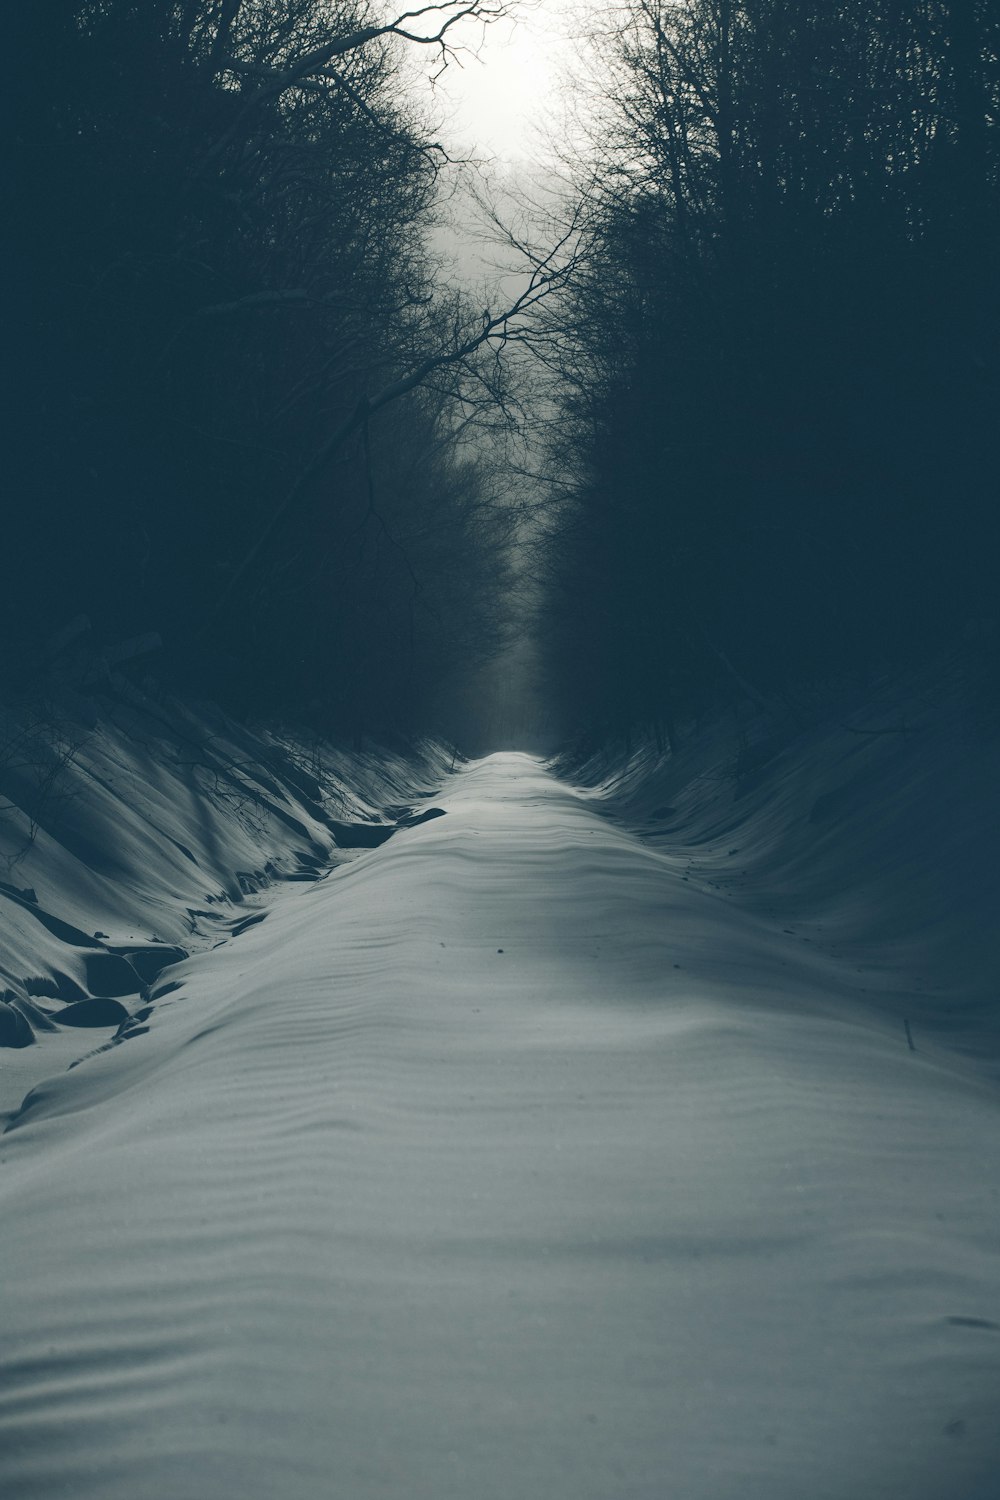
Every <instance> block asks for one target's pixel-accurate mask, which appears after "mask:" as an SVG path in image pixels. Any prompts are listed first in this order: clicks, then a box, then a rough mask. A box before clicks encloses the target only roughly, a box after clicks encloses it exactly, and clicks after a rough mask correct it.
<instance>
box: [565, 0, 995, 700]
mask: <svg viewBox="0 0 1000 1500" xmlns="http://www.w3.org/2000/svg"><path fill="white" fill-rule="evenodd" d="M597 50H598V52H599V54H600V57H601V59H602V62H601V66H600V68H599V69H598V70H597V74H596V80H597V81H596V86H595V87H596V93H595V100H594V108H595V115H594V120H595V123H594V126H593V128H592V129H591V131H590V142H589V147H588V149H587V150H586V151H585V152H584V153H583V154H582V156H581V157H580V159H578V160H577V161H576V162H575V163H573V164H572V167H573V172H574V175H575V178H576V182H577V191H578V192H579V193H582V195H583V197H584V200H585V202H586V204H587V208H588V214H589V221H588V232H589V244H590V252H589V255H588V257H587V258H586V259H585V261H584V263H583V265H582V266H581V267H579V268H578V273H577V275H576V278H575V282H574V287H573V291H572V295H571V296H568V297H567V298H566V299H564V301H563V304H562V306H561V309H560V315H561V318H562V331H563V337H564V353H563V355H562V358H561V360H560V361H559V366H560V368H559V377H560V382H561V386H562V393H561V395H559V394H558V393H557V397H556V399H558V400H560V401H561V412H562V433H561V438H560V442H559V443H558V444H557V445H556V457H557V462H558V464H559V467H560V470H561V471H562V472H569V473H571V474H573V475H574V476H575V482H574V484H573V487H572V493H571V495H570V498H569V499H568V500H567V501H565V502H564V504H563V505H562V507H561V509H560V511H559V514H558V516H557V518H556V520H555V522H554V524H553V527H552V529H551V535H550V542H549V546H548V550H547V558H548V561H547V571H548V584H549V587H548V599H549V606H548V616H547V621H546V625H545V630H546V633H547V635H548V638H549V640H550V643H551V644H550V651H549V660H550V666H551V670H552V675H553V683H554V684H555V685H556V686H557V687H558V685H559V684H560V683H562V684H567V683H570V684H572V686H571V687H570V690H569V691H570V699H571V709H572V712H573V713H574V714H575V715H576V716H578V717H580V718H589V719H591V720H595V721H597V722H598V723H599V724H601V725H604V726H610V727H614V728H616V729H627V728H628V727H629V726H630V725H634V724H636V723H640V722H647V723H648V722H651V721H654V720H656V719H658V718H662V716H663V715H664V713H666V712H667V711H668V710H669V709H670V707H671V705H673V706H675V707H676V708H677V709H680V708H690V707H691V706H693V705H697V704H698V702H700V701H703V699H704V697H705V695H706V694H709V693H711V692H713V691H716V690H717V689H718V688H719V687H721V686H723V685H728V687H729V688H732V689H734V690H738V691H741V692H751V693H756V694H757V695H758V696H760V697H766V696H767V695H769V694H772V693H776V692H783V691H786V690H788V689H790V688H792V687H793V686H794V685H795V684H796V683H798V682H801V681H803V680H804V679H815V678H817V677H819V676H822V675H824V674H829V673H839V672H843V671H861V672H864V671H868V670H870V669H871V668H872V667H873V666H874V665H876V664H877V663H878V662H880V661H886V660H892V659H898V658H899V657H900V656H901V655H907V654H912V653H913V652H922V651H927V650H932V649H935V648H936V647H937V646H939V645H941V644H942V643H943V642H945V641H947V640H949V639H952V638H954V636H955V634H956V632H958V631H961V630H963V629H971V630H974V631H982V630H984V629H988V628H989V622H990V620H991V618H994V617H995V582H994V581H993V580H994V579H995V574H996V566H997V561H998V558H997V545H996V544H997V538H998V535H1000V529H998V528H997V525H996V519H995V512H996V505H997V499H998V495H997V472H998V469H997V456H998V455H997V435H998V433H1000V422H998V418H1000V410H998V394H1000V384H998V381H1000V302H998V292H1000V281H998V270H997V263H996V257H995V244H996V235H997V230H998V228H1000V212H998V179H1000V159H998V147H997V140H998V135H997V129H996V122H997V118H998V107H1000V62H998V58H1000V17H998V14H997V12H996V8H995V7H994V6H992V5H990V4H987V3H975V0H966V3H961V4H960V3H957V0H955V3H944V0H919V3H904V0H898V3H888V4H883V5H879V6H877V7H872V6H871V5H869V4H863V3H860V0H843V3H837V4H828V3H823V4H822V5H821V4H819V3H817V0H790V3H789V0H781V3H779V0H742V3H740V0H632V3H631V4H629V5H628V6H626V7H625V9H624V11H622V10H616V11H614V12H611V13H609V16H608V18H607V21H606V24H605V26H604V30H603V32H602V34H601V36H600V38H599V47H598V49H597ZM552 316H553V315H552V314H551V312H550V321H551V317H552ZM551 334H552V329H551V328H550V330H549V347H551ZM577 658H579V659H580V660H581V661H582V662H584V663H590V662H593V663H594V664H595V667H596V670H594V671H593V672H590V671H589V670H587V669H584V670H581V671H580V672H579V673H577V674H576V677H575V678H574V677H573V673H572V664H573V662H574V661H575V660H576V659H577Z"/></svg>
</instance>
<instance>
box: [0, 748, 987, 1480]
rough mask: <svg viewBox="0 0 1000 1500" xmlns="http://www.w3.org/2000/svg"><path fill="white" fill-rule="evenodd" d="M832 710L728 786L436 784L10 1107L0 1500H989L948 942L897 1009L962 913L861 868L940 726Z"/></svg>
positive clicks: (962, 986)
mask: <svg viewBox="0 0 1000 1500" xmlns="http://www.w3.org/2000/svg"><path fill="white" fill-rule="evenodd" d="M851 727H856V726H851ZM869 727H870V726H869ZM839 734H840V730H829V729H827V730H823V731H819V730H816V731H812V732H810V733H808V734H803V735H801V736H799V738H798V740H796V741H794V742H793V741H791V740H789V741H788V742H786V743H785V745H784V747H783V749H781V750H780V751H776V752H775V755H774V756H772V760H777V766H776V767H775V769H777V770H778V772H779V774H777V775H775V776H773V778H771V779H770V780H768V777H767V776H759V777H758V779H757V781H756V783H755V785H753V786H751V785H750V784H749V782H750V776H749V775H748V774H744V775H742V776H741V777H738V778H737V779H736V781H734V778H733V775H732V774H731V772H732V767H730V766H728V765H727V766H726V768H725V770H724V773H723V771H722V770H721V769H719V774H716V770H715V769H713V762H712V759H711V756H709V755H707V753H706V750H707V747H706V745H705V744H703V745H702V746H701V747H700V751H699V752H698V759H697V766H698V767H699V768H700V769H698V770H697V771H695V772H693V773H692V767H691V765H688V764H685V762H684V758H683V756H679V757H676V758H675V759H673V760H671V759H669V758H667V759H663V758H657V757H654V756H651V755H648V754H647V755H640V756H637V757H634V758H633V760H632V761H631V762H630V763H629V764H627V765H624V764H623V765H619V766H617V767H615V768H613V769H612V770H611V771H610V772H608V771H607V769H606V768H605V770H604V771H602V772H600V773H598V772H597V771H596V770H595V769H594V768H591V770H590V771H589V772H587V771H582V772H580V773H579V776H578V780H577V781H576V782H568V781H567V780H566V779H560V778H558V777H557V776H556V775H555V774H554V771H553V769H552V768H551V767H549V766H547V765H545V764H544V763H542V762H541V761H539V760H538V759H536V758H533V757H529V756H524V755H517V754H502V755H495V756H491V757H488V758H487V759H485V760H483V761H480V762H476V763H474V764H471V765H467V766H463V767H462V768H461V769H460V770H459V771H458V772H457V773H455V774H448V773H447V771H446V769H445V767H444V766H443V764H439V766H438V771H437V781H438V783H439V784H438V786H437V787H436V788H430V787H426V788H425V790H428V791H431V790H433V799H434V805H435V806H437V807H439V808H440V809H442V810H443V814H444V815H443V816H439V817H437V818H435V819H433V820H428V821H426V822H423V823H421V824H419V825H417V826H411V827H406V828H401V829H399V831H397V832H396V833H395V835H394V836H393V837H392V839H391V840H390V841H388V842H386V843H384V844H382V845H381V846H380V847H377V848H372V849H370V850H368V851H365V852H362V853H360V854H358V855H357V856H356V857H355V858H353V859H352V860H351V861H350V862H349V863H345V864H341V865H339V866H337V867H336V868H333V869H332V871H331V872H330V873H329V875H328V877H327V878H325V879H323V880H320V881H316V882H313V883H311V884H309V885H307V886H305V887H296V886H289V885H285V886H276V887H274V888H273V889H272V890H271V891H269V892H268V894H267V896H266V900H262V901H261V902H260V905H259V909H258V912H257V915H258V916H261V917H262V918H263V920H260V921H257V922H256V923H254V924H253V925H251V926H249V927H247V928H245V930H244V931H243V932H242V933H240V934H239V935H238V936H236V937H235V938H233V939H232V940H231V941H227V942H225V943H223V944H222V945H221V946H220V947H218V948H217V949H214V950H211V951H206V952H202V953H199V954H195V955H194V956H192V957H190V958H189V959H187V960H186V961H184V962H181V963H179V964H177V965H174V966H173V967H172V968H171V970H170V974H171V988H170V991H169V993H163V994H162V996H161V998H159V999H157V1000H156V1002H155V1003H154V1004H153V1005H152V1006H151V1007H148V1010H149V1013H148V1015H147V1016H146V1017H145V1018H144V1021H143V1034H141V1035H134V1034H132V1035H130V1034H129V1028H128V1027H126V1028H125V1029H124V1031H123V1033H122V1036H123V1040H122V1041H120V1042H119V1044H118V1045H115V1046H112V1047H110V1048H106V1049H104V1050H102V1051H99V1052H97V1053H96V1054H95V1055H92V1056H90V1057H88V1058H87V1059H86V1060H85V1061H84V1062H82V1063H81V1064H80V1065H79V1066H78V1067H75V1068H73V1069H72V1070H71V1071H69V1072H66V1073H64V1074H62V1075H60V1076H54V1077H51V1078H49V1079H47V1080H45V1081H44V1082H42V1083H40V1084H39V1085H38V1086H36V1087H35V1088H34V1089H33V1090H32V1092H31V1093H30V1094H29V1095H28V1097H27V1098H26V1100H25V1101H24V1102H23V1104H22V1105H21V1107H20V1108H19V1109H17V1110H15V1111H14V1112H13V1114H12V1116H11V1119H10V1123H9V1126H8V1129H7V1132H6V1134H5V1135H4V1137H3V1141H2V1146H3V1150H2V1157H3V1161H2V1170H0V1224H2V1230H0V1236H2V1254H3V1264H4V1273H5V1274H4V1297H5V1305H4V1311H3V1326H4V1330H5V1338H4V1341H3V1345H2V1349H0V1453H2V1455H3V1457H2V1459H0V1465H2V1468H3V1470H4V1477H5V1481H6V1487H7V1490H8V1492H9V1493H11V1494H14V1495H16V1496H18V1497H22V1496H23V1497H32V1500H35V1497H39V1500H40V1497H45V1500H47V1497H55V1496H59V1495H64V1494H72V1495H74V1496H75V1497H83V1500H119V1497H121V1500H125V1497H128V1500H132V1497H134V1496H135V1495H142V1496H143V1497H144V1500H147V1497H148V1500H175V1497H177V1496H180V1495H187V1494H195V1493H196V1494H198V1495H199V1496H200V1497H206V1500H213V1497H219V1500H223V1497H226V1500H229V1497H231V1496H232V1495H234V1494H240V1495H245V1496H248V1497H250V1500H256V1497H261V1500H263V1497H265V1496H268V1497H270V1496H272V1495H274V1494H276V1493H279V1492H280V1493H282V1494H289V1495H292V1496H296V1497H303V1500H313V1497H317V1500H318V1497H320V1496H323V1497H327V1496H331V1495H333V1496H344V1497H345V1500H347V1497H349V1500H374V1497H379V1500H404V1497H406V1500H431V1497H434V1500H459V1497H461V1500H467V1497H468V1496H470V1495H475V1496H477V1497H482V1500H501V1497H503V1500H508V1497H510V1496H518V1497H526V1500H527V1497H536V1496H537V1497H539V1500H541V1497H543V1496H544V1497H555V1500H611V1497H615V1500H619V1497H620V1500H625V1497H629V1500H662V1497H664V1496H667V1495H669V1496H671V1497H673V1500H800V1497H801V1496H803V1495H810V1496H813V1497H818V1500H848V1497H855V1496H858V1495H865V1496H873V1497H874V1496H878V1497H879V1500H882V1497H885V1500H894V1497H899V1500H903V1497H906V1500H939V1497H941V1496H944V1495H949V1496H952V1495H954V1496H956V1497H961V1500H994V1497H995V1496H996V1493H997V1485H996V1473H997V1470H998V1460H1000V1434H998V1428H997V1421H996V1412H997V1396H998V1392H1000V1253H998V1251H1000V1246H998V1240H997V1232H996V1231H997V1222H998V1213H1000V1108H998V1101H997V1096H996V1088H995V1083H994V1082H993V1080H992V1077H991V1070H990V1066H989V1064H988V1061H981V1060H980V1059H982V1058H983V1057H985V1055H986V1044H985V1041H984V1042H983V1045H982V1046H981V1047H980V1048H979V1051H978V1053H977V1054H976V1056H973V1055H972V1039H973V1037H974V1036H979V1037H981V1038H988V1037H989V1036H990V1035H991V1032H990V1028H989V1026H988V1025H987V1024H986V1019H985V1018H986V1011H987V1008H988V1007H987V1005H986V1000H985V998H984V991H983V985H984V983H985V978H984V976H985V974H986V972H987V966H988V953H987V949H988V944H987V942H986V941H985V939H983V938H982V937H981V938H980V940H979V943H978V946H977V947H976V954H977V958H976V962H975V963H973V964H971V965H970V966H969V967H968V969H967V970H966V969H962V971H961V973H960V977H959V983H958V985H957V991H956V992H957V999H955V1000H954V1005H953V1004H952V1001H953V998H954V997H952V996H951V995H944V996H942V995H939V994H937V992H936V990H935V989H934V986H935V985H937V984H938V983H940V982H941V980H942V976H943V975H944V974H945V973H946V970H947V963H946V958H947V947H948V944H949V943H950V942H951V941H952V940H953V939H954V938H955V936H956V934H957V933H959V932H960V931H962V930H964V929H963V928H962V923H964V922H966V921H967V920H968V919H967V918H966V917H964V916H961V915H956V912H958V909H959V906H960V903H959V902H957V901H956V902H955V912H953V911H952V910H951V908H950V907H948V908H947V909H946V910H944V911H943V912H942V913H941V916H940V924H941V925H940V926H939V927H937V928H935V929H934V930H933V931H931V932H930V933H928V931H927V930H926V926H925V927H923V928H921V930H919V931H918V930H916V928H915V926H914V925H913V923H912V922H911V921H910V918H909V916H908V913H909V912H910V911H911V909H912V908H913V903H914V902H916V903H917V904H918V906H919V901H920V898H921V893H923V895H926V894H927V893H928V891H930V889H931V886H930V885H929V884H928V881H929V879H930V877H929V876H928V873H927V865H928V859H927V858H926V857H925V858H924V859H923V860H922V862H921V863H920V864H919V865H918V866H913V867H912V868H911V866H910V865H907V864H905V863H904V864H899V862H898V858H897V859H896V862H894V860H893V857H892V855H891V852H888V853H887V852H886V851H885V844H886V840H887V839H889V838H890V837H892V838H898V840H899V843H898V846H897V845H894V846H893V847H894V848H898V850H901V851H903V852H904V853H905V854H906V856H907V859H909V857H910V855H911V853H912V851H913V850H914V849H916V848H917V847H918V845H919V832H918V831H915V830H911V829H910V824H911V823H912V821H913V820H912V808H911V802H910V796H911V791H912V795H913V796H914V797H916V796H917V791H916V787H917V783H918V782H919V779H920V776H921V775H923V774H924V772H920V771H918V766H919V765H920V764H923V765H924V766H925V769H926V768H927V767H928V766H931V767H932V766H933V762H934V760H935V756H936V754H937V751H936V749H935V745H937V744H938V741H939V738H940V737H938V738H936V735H937V731H935V730H933V729H931V728H928V730H927V735H926V737H925V740H924V749H923V750H919V749H918V748H917V747H915V746H911V743H910V737H909V736H899V737H889V736H878V737H874V736H869V737H867V738H864V739H863V740H861V744H862V748H861V749H859V750H858V751H857V752H854V751H853V750H852V746H853V743H854V740H855V739H860V737H858V736H856V735H854V734H852V733H851V728H845V729H844V730H843V736H844V737H843V741H842V742H841V741H840V739H839V738H838V736H839ZM949 734H950V732H949V733H946V734H945V735H944V741H943V743H944V744H945V745H947V743H948V740H949ZM971 743H972V741H971V740H970V744H971ZM838 745H839V746H840V750H839V752H838ZM718 749H719V747H718V746H717V750H718ZM692 753H693V752H692ZM978 754H979V752H978V751H976V752H973V751H972V750H971V749H970V751H969V761H970V776H971V769H972V763H973V762H975V763H976V764H978V763H979V762H978V760H977V759H976V757H977V755H978ZM982 756H983V765H985V763H986V758H987V751H986V749H985V748H984V747H983V748H982ZM782 757H784V760H783V761H782V759H781V758H782ZM743 758H744V761H746V760H747V759H748V755H747V753H746V751H744V756H743ZM724 759H725V758H724V756H722V754H721V752H720V754H719V757H718V761H717V767H718V768H722V767H723V764H724ZM890 763H891V766H892V769H891V773H890V771H889V770H888V769H886V767H887V766H888V765H889V764H890ZM762 769H763V768H762V767H758V770H762ZM943 769H944V767H943V765H941V766H939V767H938V773H939V774H940V773H941V772H943ZM845 771H846V773H847V775H846V778H845ZM904 773H905V774H904ZM926 774H928V775H930V774H932V772H931V770H926ZM884 777H888V784H889V785H891V786H892V787H894V788H898V789H899V792H900V801H899V806H898V810H897V811H898V815H897V816H895V817H894V815H893V812H892V809H891V807H889V806H887V805H884V804H883V802H882V801H881V800H880V799H881V797H882V795H883V790H882V789H884V786H885V784H886V782H885V780H884V779H883V778H884ZM695 778H701V779H700V780H698V779H695ZM850 778H854V779H853V780H851V781H850V784H851V786H852V788H853V790H852V792H851V793H850V799H851V808H850V816H848V815H847V814H843V816H842V820H841V826H842V831H843V836H842V838H840V839H838V838H837V837H835V836H834V835H833V834H832V833H831V832H830V825H829V823H827V824H824V814H823V812H822V807H823V804H822V802H821V800H820V799H822V798H823V797H826V796H829V795H830V794H831V793H832V792H833V791H835V790H836V788H838V787H843V786H844V785H845V784H847V781H848V780H849V779H850ZM967 784H968V786H970V787H971V788H975V786H976V783H975V780H974V778H973V779H972V780H971V781H970V782H969V783H967ZM908 788H909V789H910V790H908ZM734 792H739V793H741V795H739V796H736V795H734ZM945 800H950V802H951V807H952V814H953V815H955V814H957V810H958V802H959V801H960V800H961V799H960V798H958V799H957V800H956V797H954V796H953V797H951V798H950V799H948V798H946V799H945ZM817 803H819V805H820V809H821V811H820V812H819V813H817V812H816V811H815V809H816V806H817ZM841 805H842V809H843V807H844V804H843V803H842V804H841ZM914 805H917V804H914ZM919 805H920V806H921V807H923V806H924V805H925V799H923V798H921V799H919ZM416 810H417V812H418V813H419V811H420V810H421V809H420V807H419V806H418V807H417V809H416ZM942 817H943V815H942ZM937 823H938V820H936V819H935V821H934V828H935V829H937ZM892 830H895V832H894V833H893V832H892ZM939 831H941V830H939ZM942 836H943V833H942ZM956 837H957V835H956ZM958 842H959V843H961V839H959V840H958ZM971 844H972V846H973V849H972V852H971V853H970V856H969V857H970V860H972V855H973V854H974V853H975V848H974V846H975V844H976V840H975V838H972V840H971ZM810 848H811V849H812V850H813V856H812V858H811V859H810V857H809V850H810ZM949 849H950V845H949V844H948V841H947V840H944V843H943V844H942V845H941V846H939V847H938V848H935V849H934V850H933V851H931V858H932V859H934V858H938V857H941V856H945V857H950V856H949ZM733 851H735V852H733ZM879 851H881V852H882V854H883V855H884V857H885V863H884V864H879V863H878V862H877V858H878V853H879ZM734 861H735V862H736V863H735V865H734ZM949 868H951V867H950V866H949ZM744 872H746V873H745V874H744ZM890 877H891V878H890ZM876 890H877V891H881V892H883V894H884V898H885V904H884V905H882V906H881V907H879V908H878V909H877V910H876V909H875V906H874V905H873V899H874V898H873V897H872V892H873V891H876ZM921 909H922V908H921ZM790 918H791V919H790ZM956 923H957V924H958V925H957V926H956V925H955V924H956ZM168 935H169V934H168ZM806 939H810V941H806ZM932 959H933V960H934V963H933V964H932V967H931V970H930V971H928V974H927V982H926V985H925V987H924V990H923V991H922V992H921V993H916V992H914V993H909V992H907V993H906V994H905V996H904V995H903V994H902V993H901V991H902V988H903V985H904V981H906V976H907V974H908V973H909V970H910V969H911V968H913V969H914V972H916V970H917V969H919V970H920V972H924V970H923V967H922V966H923V965H925V964H926V963H930V962H931V960H932ZM935 965H936V967H935ZM866 966H867V967H866ZM859 969H861V970H863V971H864V972H862V973H860V974H859V972H858V971H859ZM873 976H874V977H873ZM931 981H933V985H932V982H931ZM904 1005H905V1015H904V1014H903V1007H904ZM935 1017H936V1018H937V1022H938V1025H937V1029H936V1030H935V1025H934V1021H935ZM904 1020H905V1021H907V1022H908V1023H909V1039H908V1037H907V1031H906V1029H905V1028H904V1025H903V1021H904ZM42 1045H44V1039H43V1044H42ZM29 1050H33V1049H29ZM37 1050H38V1051H39V1052H40V1051H41V1050H42V1046H41V1045H40V1046H39V1048H38V1049H37Z"/></svg>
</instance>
